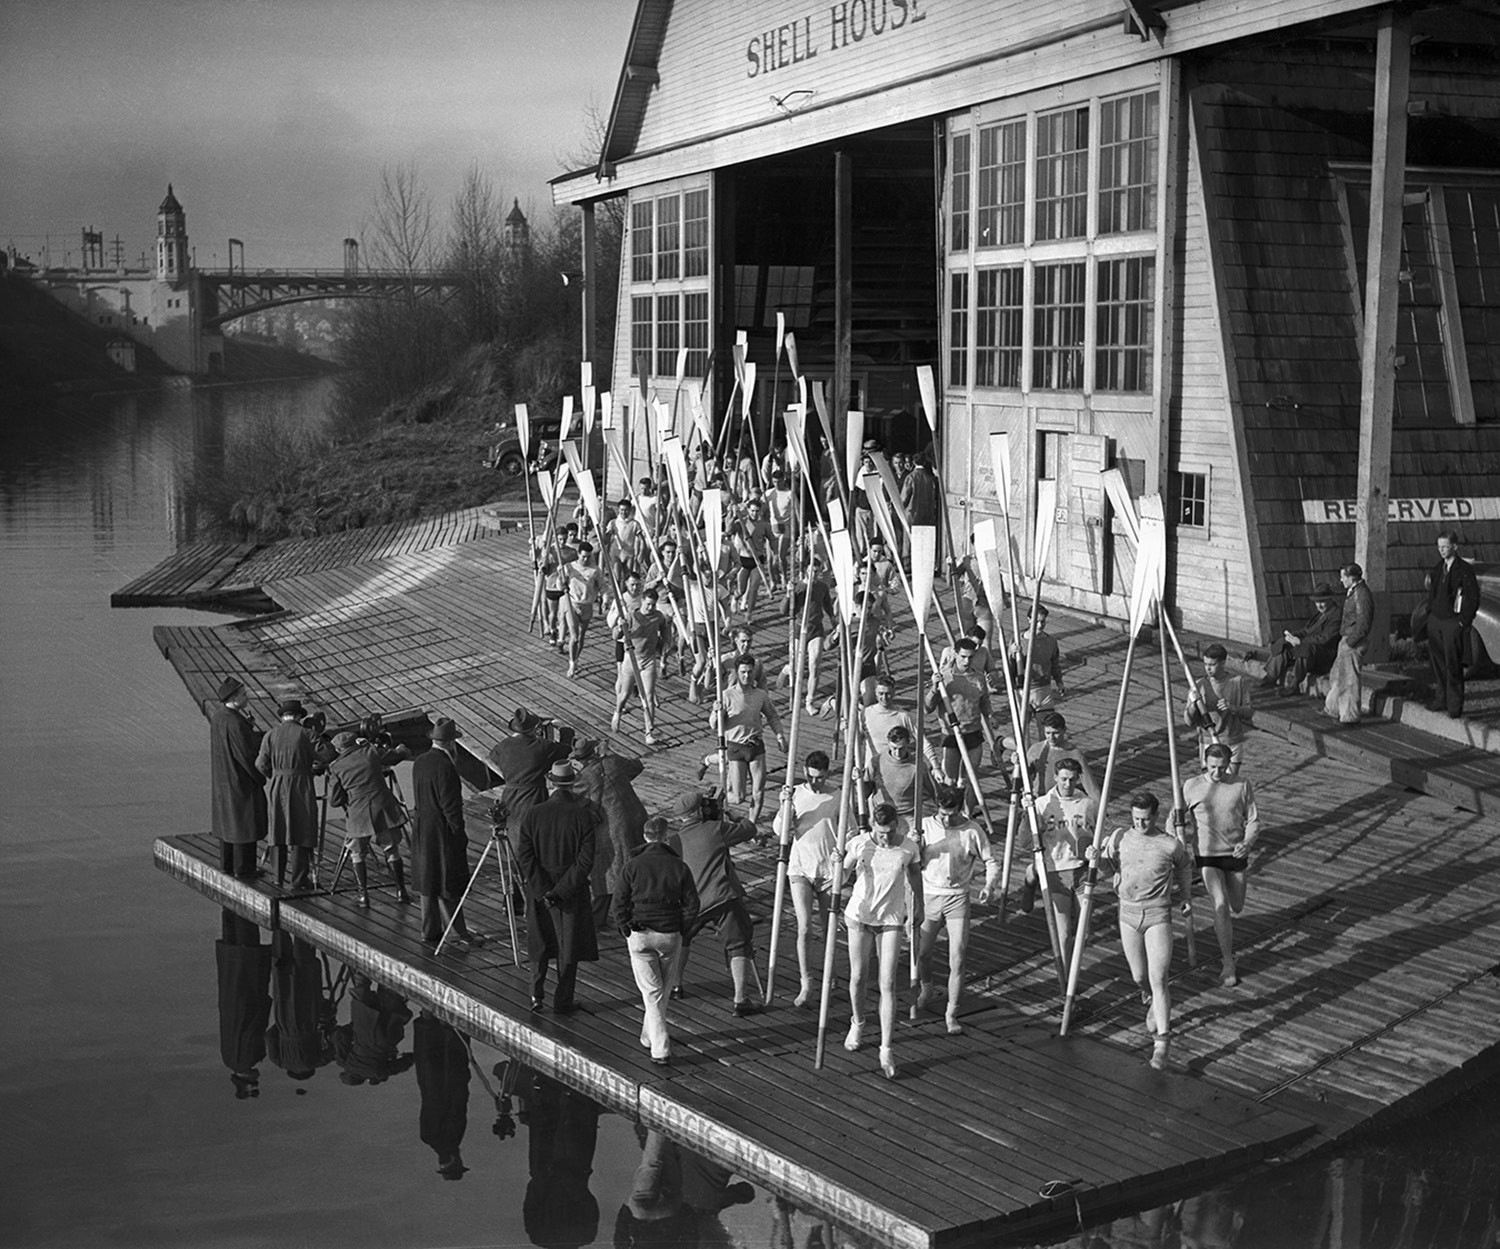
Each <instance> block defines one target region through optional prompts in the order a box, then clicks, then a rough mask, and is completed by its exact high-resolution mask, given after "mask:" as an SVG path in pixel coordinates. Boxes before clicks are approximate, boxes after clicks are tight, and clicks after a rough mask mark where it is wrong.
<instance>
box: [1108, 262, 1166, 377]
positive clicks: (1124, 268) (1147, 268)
mask: <svg viewBox="0 0 1500 1249" xmlns="http://www.w3.org/2000/svg"><path fill="white" fill-rule="evenodd" d="M1096 280H1097V287H1096V289H1095V292H1094V307H1095V326H1094V389H1095V390H1124V391H1149V390H1150V389H1151V359H1152V339H1153V334H1152V326H1153V324H1154V323H1155V303H1156V301H1155V292H1156V258H1155V257H1154V256H1127V257H1125V258H1123V259H1120V260H1101V261H1099V266H1098V274H1097V278H1096Z"/></svg>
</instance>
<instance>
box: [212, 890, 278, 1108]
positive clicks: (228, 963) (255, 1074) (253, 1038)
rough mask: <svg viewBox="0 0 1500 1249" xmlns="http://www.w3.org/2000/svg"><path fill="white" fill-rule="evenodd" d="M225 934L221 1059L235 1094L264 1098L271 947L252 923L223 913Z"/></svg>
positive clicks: (219, 948) (217, 947) (220, 953)
mask: <svg viewBox="0 0 1500 1249" xmlns="http://www.w3.org/2000/svg"><path fill="white" fill-rule="evenodd" d="M222 922H223V935H222V936H221V937H220V938H219V940H218V941H216V942H214V961H215V962H216V963H217V964H218V968H219V1057H220V1058H222V1059H223V1060H224V1065H225V1066H226V1067H228V1068H229V1079H230V1080H231V1081H232V1082H233V1084H234V1095H235V1097H236V1098H239V1099H241V1100H243V1099H245V1098H247V1097H259V1096H260V1071H259V1069H258V1067H257V1064H258V1063H259V1062H260V1061H261V1060H262V1059H263V1058H265V1056H266V1020H267V1019H269V1018H270V1016H271V994H270V992H269V990H268V986H269V984H270V981H271V947H270V946H268V945H265V944H263V943H262V942H261V939H260V929H259V928H257V927H256V926H255V923H254V921H252V920H248V919H243V918H241V917H240V916H238V915H236V914H235V913H234V912H233V911H231V910H229V909H227V908H226V909H225V910H224V911H223V912H222Z"/></svg>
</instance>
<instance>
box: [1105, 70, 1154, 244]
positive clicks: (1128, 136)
mask: <svg viewBox="0 0 1500 1249" xmlns="http://www.w3.org/2000/svg"><path fill="white" fill-rule="evenodd" d="M1159 107H1160V102H1159V100H1158V99H1157V95H1156V92H1154V91H1142V92H1139V93H1137V94H1135V95H1127V96H1123V97H1122V98H1120V99H1117V100H1105V101H1104V102H1103V103H1101V104H1100V105H1099V233H1100V234H1122V233H1126V232H1128V231H1131V230H1149V229H1152V228H1153V227H1154V226H1155V225H1156V164H1157V152H1156V146H1157V137H1156V136H1157V129H1158V123H1157V110H1158V108H1159Z"/></svg>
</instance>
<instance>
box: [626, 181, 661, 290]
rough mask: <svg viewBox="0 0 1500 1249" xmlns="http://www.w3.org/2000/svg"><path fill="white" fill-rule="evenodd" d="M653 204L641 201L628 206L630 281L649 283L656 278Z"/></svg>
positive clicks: (652, 202) (650, 201) (649, 201)
mask: <svg viewBox="0 0 1500 1249" xmlns="http://www.w3.org/2000/svg"><path fill="white" fill-rule="evenodd" d="M655 207H656V205H655V202H654V201H652V200H642V201H640V202H638V203H635V204H632V205H631V206H630V280H631V281H632V282H650V281H651V280H652V279H654V278H655V277H656V266H655V264H654V263H653V262H654V260H655V258H656V248H655V245H654V241H655V235H656V226H655V219H656V213H655Z"/></svg>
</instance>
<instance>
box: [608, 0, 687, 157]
mask: <svg viewBox="0 0 1500 1249" xmlns="http://www.w3.org/2000/svg"><path fill="white" fill-rule="evenodd" d="M671 16H672V0H639V3H638V4H637V5H636V10H635V22H634V24H633V25H632V26H631V28H630V42H629V43H628V44H627V45H626V48H625V64H624V65H623V66H621V67H620V82H619V85H618V86H616V87H615V102H614V104H613V106H612V107H611V108H610V110H609V125H608V127H607V128H606V129H605V131H604V147H603V150H602V151H600V153H599V168H598V170H597V172H598V174H599V175H600V176H607V175H608V172H609V166H610V165H612V164H613V163H614V162H615V161H617V160H619V159H620V158H621V157H622V156H628V155H629V154H630V153H631V152H633V151H634V150H635V144H636V140H637V139H638V138H639V137H640V132H641V121H642V120H643V119H644V118H645V116H646V101H647V99H648V98H649V97H650V95H651V89H652V88H653V87H654V86H656V83H657V73H656V67H657V59H658V58H659V57H660V56H661V45H662V40H663V39H664V38H665V37H666V33H667V22H668V20H669V19H670V18H671Z"/></svg>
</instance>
